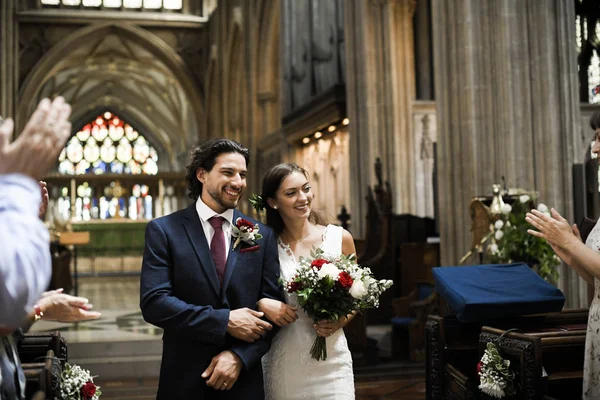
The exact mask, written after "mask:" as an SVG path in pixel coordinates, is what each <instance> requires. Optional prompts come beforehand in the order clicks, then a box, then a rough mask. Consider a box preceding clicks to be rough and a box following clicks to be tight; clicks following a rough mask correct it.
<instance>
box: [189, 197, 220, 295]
mask: <svg viewBox="0 0 600 400" xmlns="http://www.w3.org/2000/svg"><path fill="white" fill-rule="evenodd" d="M183 227H184V228H185V230H186V233H187V235H188V238H189V239H190V243H192V247H193V248H194V251H195V252H196V256H197V257H198V260H199V261H200V265H201V267H202V269H203V270H204V273H205V274H206V277H207V278H208V281H209V282H210V285H211V286H212V288H213V289H214V291H215V294H216V295H217V297H219V298H220V297H221V296H220V287H219V286H220V285H219V277H218V276H217V269H216V268H215V263H214V261H213V259H212V254H211V253H210V248H209V247H208V242H207V241H206V235H205V234H204V229H203V228H202V222H200V217H198V212H197V211H196V203H193V204H192V205H191V206H189V207H188V208H187V209H186V210H185V213H184V221H183Z"/></svg>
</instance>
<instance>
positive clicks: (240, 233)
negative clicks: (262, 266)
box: [231, 218, 262, 251]
mask: <svg viewBox="0 0 600 400" xmlns="http://www.w3.org/2000/svg"><path fill="white" fill-rule="evenodd" d="M231 234H232V235H233V237H234V238H235V242H234V243H233V248H234V249H235V248H236V247H237V246H238V245H239V244H240V243H241V242H244V243H246V244H247V245H248V246H250V247H247V248H245V249H242V251H244V250H246V251H250V249H252V251H256V250H258V249H259V247H260V246H259V245H257V244H256V241H257V240H260V239H262V235H261V234H260V233H258V224H255V225H252V222H250V221H248V220H245V219H243V218H238V219H236V220H235V225H233V226H232V227H231Z"/></svg>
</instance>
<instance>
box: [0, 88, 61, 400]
mask: <svg viewBox="0 0 600 400" xmlns="http://www.w3.org/2000/svg"><path fill="white" fill-rule="evenodd" d="M70 115H71V107H70V106H69V105H68V104H66V103H65V101H64V99H63V98H62V97H57V98H56V99H55V100H53V101H50V100H48V99H44V100H42V101H41V102H40V104H39V105H38V107H37V109H36V110H35V112H34V113H33V115H32V116H31V119H30V120H29V121H28V122H27V125H26V126H25V128H24V129H23V131H22V133H21V134H20V135H19V136H18V137H17V138H16V139H15V140H14V141H11V138H12V135H13V129H14V122H13V121H12V119H7V120H6V121H4V122H3V123H2V125H1V126H0V243H2V251H1V252H0V329H2V332H0V334H4V336H0V399H3V400H5V399H11V400H13V399H22V398H23V396H24V389H25V387H24V386H25V385H24V375H23V372H22V370H21V368H20V364H19V360H18V356H17V354H16V352H15V343H14V337H13V335H12V334H10V333H9V332H12V331H14V330H15V329H16V328H18V327H19V326H20V325H21V324H22V323H23V321H24V319H25V318H26V316H27V314H28V313H29V312H31V310H32V308H33V307H32V306H33V305H34V303H35V302H36V301H37V300H38V299H39V297H40V296H41V294H42V292H43V291H44V290H45V289H46V287H47V285H48V282H49V280H50V274H51V270H52V267H51V259H50V250H49V236H48V230H47V229H46V227H45V226H44V224H43V223H42V221H41V220H40V219H39V214H40V203H41V197H43V196H40V186H39V184H38V181H39V180H40V179H41V178H42V177H43V176H44V175H46V174H47V172H48V171H49V170H50V168H51V167H52V166H53V165H54V163H55V162H56V159H57V157H58V154H59V153H60V151H61V150H62V148H63V147H64V145H65V143H66V141H67V139H68V138H69V136H70V134H71V123H70V122H69V116H70ZM42 193H43V188H42ZM7 333H8V334H7Z"/></svg>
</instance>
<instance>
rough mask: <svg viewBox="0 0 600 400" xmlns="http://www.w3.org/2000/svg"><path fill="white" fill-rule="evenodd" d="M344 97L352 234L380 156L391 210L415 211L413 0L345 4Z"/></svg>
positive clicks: (364, 0) (361, 215)
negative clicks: (346, 109) (347, 136)
mask: <svg viewBox="0 0 600 400" xmlns="http://www.w3.org/2000/svg"><path fill="white" fill-rule="evenodd" d="M345 5H346V8H345V10H344V14H345V28H344V31H345V39H346V49H345V50H346V55H347V62H346V72H347V73H346V96H347V102H348V117H349V118H350V126H349V129H350V137H351V143H350V168H351V176H353V177H355V178H354V179H353V183H352V192H351V202H350V210H349V211H350V214H351V215H352V217H353V218H352V226H351V229H352V232H353V234H354V235H356V236H358V237H362V234H363V233H364V232H363V231H362V229H363V221H362V219H363V218H364V217H365V215H366V202H365V194H366V190H367V186H370V185H373V184H374V183H375V174H374V165H375V160H376V159H377V157H380V158H381V160H382V162H383V167H384V180H387V181H389V182H390V184H391V186H392V193H393V203H394V211H395V212H397V213H414V210H415V201H416V199H415V195H414V194H415V192H414V187H415V179H414V175H413V173H412V171H413V170H414V168H413V167H414V165H413V164H414V162H415V154H414V152H413V151H412V149H413V148H414V144H413V141H414V139H413V132H412V117H411V113H412V102H413V100H414V98H415V78H414V51H413V22H412V17H413V13H414V10H415V5H416V0H356V1H352V2H346V3H345Z"/></svg>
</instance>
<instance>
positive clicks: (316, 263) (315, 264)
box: [310, 258, 329, 269]
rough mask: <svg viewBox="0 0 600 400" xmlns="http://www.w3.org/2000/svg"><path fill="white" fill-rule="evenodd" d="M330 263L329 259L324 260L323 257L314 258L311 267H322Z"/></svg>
mask: <svg viewBox="0 0 600 400" xmlns="http://www.w3.org/2000/svg"><path fill="white" fill-rule="evenodd" d="M327 263H329V261H327V260H323V259H322V258H319V259H317V260H314V261H313V262H311V263H310V266H311V267H317V269H321V267H322V266H323V264H327Z"/></svg>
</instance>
